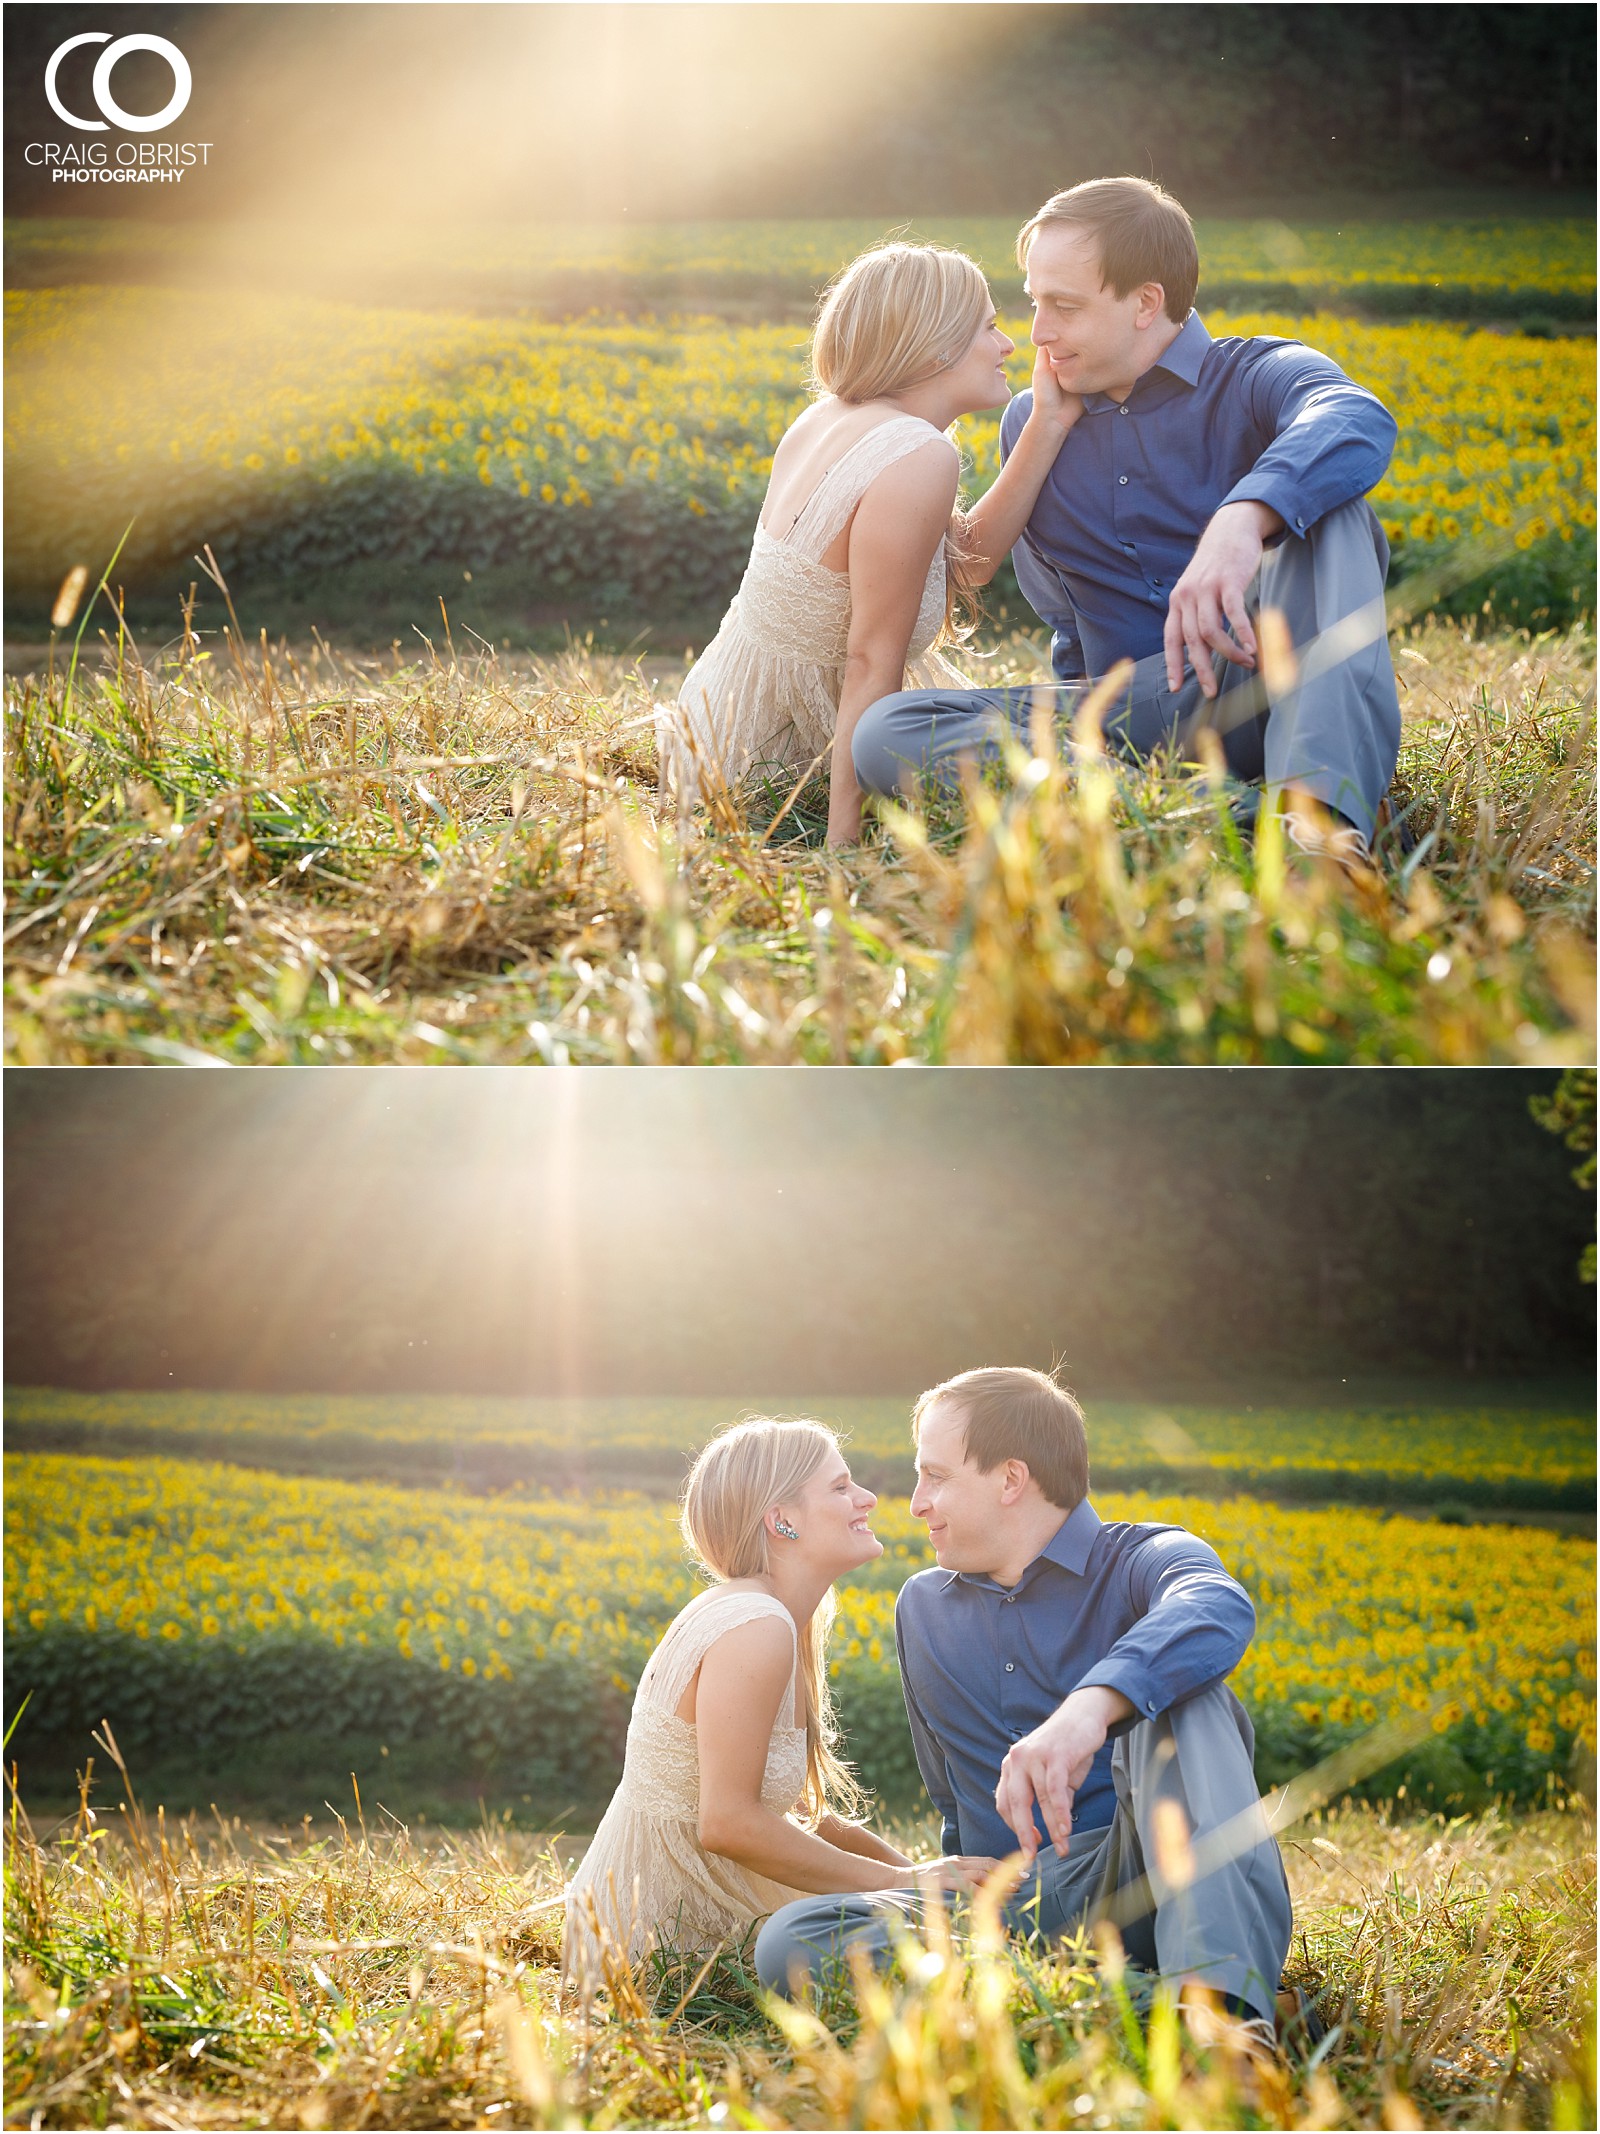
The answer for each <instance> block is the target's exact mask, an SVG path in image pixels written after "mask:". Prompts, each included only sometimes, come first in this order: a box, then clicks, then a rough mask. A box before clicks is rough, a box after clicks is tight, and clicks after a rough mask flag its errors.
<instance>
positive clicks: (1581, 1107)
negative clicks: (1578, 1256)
mask: <svg viewBox="0 0 1600 2134" xmlns="http://www.w3.org/2000/svg"><path fill="white" fill-rule="evenodd" d="M1528 1109H1529V1110H1530V1111H1531V1112H1532V1113H1533V1116H1534V1117H1535V1118H1536V1119H1537V1120H1538V1122H1539V1124H1540V1125H1541V1126H1542V1127H1544V1128H1545V1129H1546V1130H1547V1132H1549V1133H1552V1134H1559V1135H1560V1136H1561V1139H1562V1140H1563V1141H1564V1142H1565V1143H1566V1144H1567V1147H1568V1148H1569V1149H1571V1150H1573V1152H1574V1153H1575V1154H1576V1155H1579V1156H1581V1157H1582V1158H1583V1161H1582V1162H1581V1163H1580V1164H1579V1165H1578V1167H1577V1169H1576V1170H1575V1171H1574V1172H1573V1174H1572V1175H1573V1178H1574V1180H1575V1181H1576V1182H1577V1184H1578V1185H1580V1186H1581V1187H1582V1188H1583V1190H1584V1191H1585V1192H1586V1193H1592V1192H1593V1191H1594V1177H1595V1071H1594V1069H1593V1068H1592V1067H1569V1068H1568V1070H1567V1072H1566V1073H1565V1074H1564V1075H1563V1076H1562V1077H1561V1080H1560V1081H1559V1082H1558V1083H1557V1085H1556V1088H1555V1092H1554V1094H1553V1095H1551V1096H1548V1097H1530V1098H1529V1100H1528ZM1578 1271H1579V1273H1580V1274H1581V1275H1582V1277H1583V1279H1584V1281H1586V1282H1592V1281H1593V1280H1594V1278H1595V1247H1594V1242H1593V1240H1592V1239H1591V1240H1590V1242H1589V1243H1588V1244H1587V1245H1585V1246H1584V1248H1583V1258H1582V1260H1581V1261H1580V1262H1579V1264H1578Z"/></svg>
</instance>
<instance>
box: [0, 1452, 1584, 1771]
mask: <svg viewBox="0 0 1600 2134" xmlns="http://www.w3.org/2000/svg"><path fill="white" fill-rule="evenodd" d="M6 1481H7V1489H6V1505H5V1522H6V1530H5V1552H6V1566H7V1578H6V1592H5V1639H6V1675H5V1684H6V1689H5V1694H6V1709H7V1713H8V1715H10V1714H11V1713H14V1712H15V1711H16V1709H17V1708H18V1707H19V1706H20V1705H21V1703H22V1700H23V1698H24V1697H25V1696H26V1697H28V1698H29V1699H30V1703H29V1708H28V1712H27V1715H26V1723H27V1725H28V1727H29V1729H30V1730H33V1729H36V1730H38V1731H39V1732H41V1733H43V1734H45V1735H47V1736H52V1737H57V1738H60V1737H77V1738H79V1739H80V1740H81V1739H83V1738H85V1737H86V1735H87V1731H88V1729H89V1728H90V1727H91V1726H93V1725H95V1724H97V1723H98V1722H99V1721H100V1720H102V1719H104V1718H109V1719H110V1720H111V1721H112V1724H113V1725H114V1727H115V1729H116V1733H117V1736H118V1738H119V1740H120V1742H121V1744H122V1747H123V1749H124V1752H125V1753H128V1754H130V1755H131V1754H135V1753H137V1752H141V1751H152V1750H154V1749H156V1748H158V1747H159V1748H160V1749H162V1750H164V1751H166V1752H174V1751H180V1752H181V1751H195V1752H201V1753H204V1752H206V1751H208V1750H213V1749H217V1748H219V1747H227V1746H238V1745H239V1744H242V1743H247V1742H249V1741H250V1740H251V1739H252V1738H255V1737H259V1736H261V1735H263V1734H268V1733H283V1732H287V1733H295V1732H299V1733H302V1734H304V1735H305V1736H306V1737H307V1738H316V1739H318V1740H320V1741H326V1740H327V1739H330V1738H338V1737H340V1736H343V1735H346V1734H352V1733H366V1734H380V1733H381V1734H382V1735H384V1736H385V1738H386V1739H387V1740H390V1741H404V1740H407V1739H416V1738H419V1737H422V1736H426V1735H428V1734H437V1735H439V1736H440V1737H442V1738H447V1739H449V1740H451V1741H452V1742H453V1743H456V1744H458V1745H459V1748H460V1752H461V1755H462V1757H463V1759H464V1761H465V1762H467V1763H469V1764H471V1765H473V1766H474V1767H475V1768H478V1769H482V1770H495V1771H507V1770H510V1771H514V1772H515V1773H516V1775H517V1777H518V1779H519V1781H520V1783H521V1784H522V1785H523V1786H526V1787H529V1788H531V1789H532V1790H533V1791H534V1792H536V1793H540V1794H543V1795H544V1796H545V1797H546V1798H549V1797H551V1796H552V1795H557V1794H559V1795H562V1796H570V1795H571V1794H574V1793H577V1794H583V1795H587V1796H591V1797H592V1796H594V1795H596V1794H599V1793H603V1791H604V1790H605V1789H606V1788H607V1787H608V1786H609V1785H611V1784H612V1783H614V1781H615V1776H616V1773H617V1771H618V1769H619V1768H620V1755H621V1742H622V1736H623V1732H624V1730H625V1726H626V1717H627V1709H628V1702H629V1699H630V1696H631V1693H632V1689H633V1686H634V1684H635V1683H636V1682H637V1680H638V1677H639V1673H640V1671H641V1669H642V1667H643V1665H644V1661H645V1659H646V1657H647V1656H648V1654H649V1651H650V1649H651V1647H652V1645H653V1644H654V1642H655V1640H656V1638H657V1637H658V1636H659V1634H660V1632H661V1630H662V1628H663V1627H664V1625H665V1624H666V1623H667V1621H668V1620H669V1619H670V1618H671V1616H672V1615H673V1614H674V1613H675V1612H676V1611H677V1610H678V1609H679V1608H681V1607H682V1606H683V1605H684V1603H685V1602H686V1601H687V1600H688V1599H689V1598H690V1596H691V1594H692V1593H693V1592H694V1591H695V1590H696V1586H697V1579H696V1576H695V1573H694V1571H693V1569H692V1567H691V1565H690V1564H689V1562H688V1560H687V1558H686V1556H685V1553H684V1549H683V1545H682V1542H681V1539H680V1537H679V1534H678V1530H677V1524H676V1518H675V1513H674V1510H673V1508H672V1507H670V1506H668V1505H664V1504H661V1503H657V1502H652V1501H650V1500H647V1499H641V1498H631V1499H630V1498H624V1497H614V1498H591V1499H580V1498H572V1497H552V1496H535V1495H531V1494H530V1495H527V1496H503V1497H500V1498H498V1499H495V1500H492V1501H483V1500H474V1499H471V1498H467V1497H464V1496H460V1495H456V1494H452V1493H448V1492H442V1491H426V1490H400V1489H395V1488H388V1487H383V1486H381V1485H378V1484H350V1483H342V1482H329V1481H325V1480H316V1481H306V1480H297V1479H290V1478H286V1477H281V1476H269V1475H265V1474H259V1473H251V1472H248V1471H246V1470H243V1469H239V1468H233V1467H227V1466H222V1465H205V1464H200V1463H196V1462H179V1461H167V1460H160V1459H150V1460H141V1461H137V1462H116V1461H105V1460H98V1459H77V1458H69V1457H59V1456H51V1455H13V1456H10V1457H8V1459H7V1473H6ZM1096 1501H1097V1507H1098V1509H1099V1511H1100V1513H1101V1515H1102V1517H1104V1518H1107V1519H1112V1520H1115V1519H1135V1520H1143V1519H1150V1520H1157V1521H1164V1522H1168V1523H1175V1524H1182V1525H1185V1526H1188V1527H1190V1528H1191V1529H1192V1530H1193V1531H1195V1532H1197V1533H1199V1534H1202V1535H1203V1536H1204V1537H1205V1538H1206V1539H1207V1540H1209V1541H1210V1542H1211V1543H1212V1544H1213V1545H1214V1546H1215V1547H1216V1548H1217V1550H1218V1552H1219V1553H1220V1555H1221V1557H1222V1559H1223V1562H1224V1563H1225V1564H1226V1565H1227V1566H1228V1567H1229V1569H1230V1570H1231V1571H1232V1572H1233V1573H1234V1574H1235V1575H1236V1576H1237V1577H1238V1578H1239V1579H1240V1580H1241V1581H1242V1582H1243V1583H1244V1585H1245V1586H1246V1587H1247V1589H1248V1590H1249V1591H1250V1593H1251V1595H1252V1597H1253V1598H1254V1600H1255V1603H1256V1607H1257V1613H1258V1618H1259V1628H1258V1633H1257V1637H1256V1639H1255V1642H1254V1644H1253V1645H1252V1646H1251V1648H1250V1651H1249V1652H1248V1653H1247V1655H1246V1657H1245V1659H1244V1661H1243V1663H1242V1664H1241V1666H1240V1668H1239V1670H1238V1671H1237V1673H1236V1675H1235V1677H1234V1686H1235V1687H1236V1688H1237V1690H1238V1692H1239V1694H1240V1696H1241V1697H1242V1698H1243V1699H1244V1701H1245V1703H1246V1705H1247V1706H1248V1708H1249V1709H1250V1712H1251V1715H1252V1717H1253V1719H1254V1722H1255V1725H1256V1729H1257V1736H1258V1768H1259V1774H1260V1776H1261V1778H1262V1780H1263V1782H1264V1783H1269V1782H1274V1781H1277V1780H1279V1779H1282V1778H1285V1777H1287V1776H1289V1775H1290V1774H1291V1773H1292V1772H1294V1771H1295V1770H1299V1769H1302V1768H1304V1767H1306V1766H1307V1765H1309V1764H1310V1763H1312V1762H1314V1761H1315V1760H1316V1759H1317V1758H1318V1757H1320V1756H1322V1755H1325V1754H1327V1753H1329V1752H1330V1751H1331V1750H1333V1749H1334V1748H1337V1747H1338V1746H1340V1745H1341V1744H1343V1743H1345V1742H1347V1741H1350V1740H1352V1739H1354V1738H1356V1737H1357V1736H1359V1735H1360V1734H1362V1733H1363V1732H1365V1731H1366V1730H1367V1729H1368V1728H1370V1727H1371V1726H1372V1725H1374V1724H1375V1723H1377V1722H1378V1721H1380V1720H1383V1719H1388V1718H1393V1717H1396V1716H1398V1715H1400V1714H1402V1713H1404V1712H1408V1711H1416V1712H1426V1713H1428V1714H1429V1715H1430V1724H1431V1728H1432V1736H1433V1738H1432V1741H1431V1743H1426V1744H1425V1745H1424V1749H1425V1752H1426V1753H1423V1754H1422V1755H1421V1756H1420V1758H1419V1760H1418V1761H1417V1764H1416V1784H1415V1785H1414V1787H1413V1790H1414V1791H1416V1790H1419V1789H1420V1790H1428V1789H1430V1788H1431V1789H1432V1790H1433V1791H1434V1792H1436V1793H1437V1794H1438V1795H1439V1796H1440V1797H1441V1798H1444V1799H1450V1798H1456V1799H1469V1800H1470V1799H1473V1798H1480V1799H1481V1798H1483V1797H1485V1796H1487V1795H1488V1794H1490V1793H1494V1794H1498V1795H1500V1796H1502V1797H1505V1798H1508V1799H1521V1800H1529V1799H1533V1798H1535V1797H1537V1796H1539V1795H1540V1794H1541V1793H1542V1792H1543V1790H1544V1788H1545V1787H1546V1785H1547V1782H1548V1781H1549V1780H1550V1779H1551V1778H1552V1777H1554V1776H1556V1775H1557V1774H1560V1773H1561V1772H1563V1771H1564V1770H1565V1769H1566V1767H1567V1764H1568V1761H1569V1759H1570V1758H1571V1756H1572V1754H1573V1751H1574V1748H1575V1746H1579V1745H1581V1746H1585V1747H1587V1749H1588V1750H1589V1752H1590V1753H1591V1754H1592V1752H1593V1747H1594V1741H1595V1717H1594V1576H1595V1552H1594V1547H1593V1544H1592V1543H1589V1542H1584V1541H1579V1540H1575V1539H1571V1538H1568V1537H1566V1536H1558V1535H1554V1534H1550V1533H1547V1532H1544V1531H1541V1530H1538V1529H1533V1528H1527V1527H1465V1526H1446V1525H1434V1524H1424V1523H1421V1522H1418V1521H1414V1520H1410V1519H1403V1518H1400V1519H1391V1518H1385V1517H1382V1516H1380V1515H1377V1514H1374V1513H1367V1512H1357V1511H1343V1510H1340V1511H1288V1510H1281V1509H1275V1508H1272V1507H1268V1506H1265V1505H1262V1504H1259V1503H1256V1502H1253V1501H1247V1500H1241V1499H1232V1500H1229V1501H1226V1502H1221V1503H1217V1502H1210V1501H1206V1500H1202V1499H1192V1498H1182V1497H1150V1496H1145V1495H1126V1496H1119V1495H1115V1494H1110V1493H1105V1494H1098V1495H1097V1500H1096ZM875 1524H876V1526H877V1529H878V1532H879V1534H880V1538H881V1539H882V1540H883V1541H884V1543H885V1554H884V1555H883V1556H882V1557H880V1558H879V1559H878V1560H877V1561H876V1562H875V1563H874V1564H872V1565H869V1566H867V1567H865V1569H864V1570H863V1572H862V1573H861V1574H859V1576H858V1577H857V1579H856V1580H855V1582H854V1583H853V1584H851V1585H850V1586H848V1587H846V1588H844V1589H843V1590H842V1591H841V1593H840V1597H839V1611H838V1618H837V1622H836V1625H835V1629H834V1638H833V1648H832V1649H833V1660H832V1669H833V1673H834V1676H835V1680H836V1688H837V1692H838V1698H839V1704H840V1711H841V1715H842V1718H843V1722H844V1725H845V1729H846V1733H847V1738H848V1745H849V1747H850V1749H851V1751H852V1753H853V1754H854V1755H855V1756H856V1758H857V1760H858V1762H859V1764H860V1767H861V1769H862V1771H863V1774H864V1776H865V1777H866V1778H867V1779H868V1780H869V1782H871V1783H872V1784H873V1785H875V1786H876V1787H878V1788H879V1789H880V1790H881V1791H882V1792H883V1793H884V1794H885V1795H886V1796H889V1797H891V1798H894V1797H898V1798H912V1797H914V1796H915V1792H916V1787H917V1780H916V1773H915V1765H914V1761H913V1759H912V1755H911V1748H910V1740H909V1736H908V1734H907V1731H906V1727H905V1723H904V1718H903V1714H902V1710H901V1700H900V1694H899V1685H898V1680H897V1676H896V1669H895V1661H894V1640H893V1612H894V1596H895V1593H896V1591H897V1590H898V1588H899V1586H900V1585H901V1584H902V1583H903V1581H904V1580H905V1578H906V1577H908V1576H909V1575H910V1574H911V1573H912V1572H913V1571H915V1570H917V1569H919V1568H921V1567H922V1566H924V1565H925V1564H926V1563H928V1562H929V1561H930V1558H929V1557H928V1554H927V1551H926V1549H925V1545H924V1541H923V1536H922V1530H921V1527H920V1524H919V1523H918V1522H916V1521H914V1520H913V1519H912V1518H911V1516H910V1513H909V1509H908V1507H907V1506H906V1505H905V1504H904V1502H895V1503H889V1502H885V1503H884V1504H883V1505H881V1506H880V1507H879V1511H878V1513H877V1515H876V1519H875ZM1393 1776H1394V1774H1393V1773H1391V1774H1390V1777H1391V1779H1392V1778H1393Z"/></svg>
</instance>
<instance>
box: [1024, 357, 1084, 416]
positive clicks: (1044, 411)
mask: <svg viewBox="0 0 1600 2134" xmlns="http://www.w3.org/2000/svg"><path fill="white" fill-rule="evenodd" d="M1031 382H1032V386H1033V412H1034V413H1035V414H1036V415H1039V416H1041V417H1043V419H1044V420H1045V421H1046V422H1054V423H1058V424H1059V425H1060V427H1061V428H1062V429H1063V430H1070V429H1071V428H1072V425H1073V424H1074V423H1075V422H1076V421H1077V419H1078V417H1079V416H1080V415H1081V414H1082V413H1083V395H1082V394H1081V393H1069V392H1067V391H1066V389H1065V388H1064V387H1063V385H1062V383H1061V381H1060V379H1059V378H1058V377H1057V376H1056V374H1055V371H1054V370H1053V369H1052V367H1051V363H1050V358H1049V357H1048V356H1047V355H1046V354H1045V352H1044V350H1043V349H1042V348H1036V349H1035V350H1034V352H1033V378H1032V381H1031Z"/></svg>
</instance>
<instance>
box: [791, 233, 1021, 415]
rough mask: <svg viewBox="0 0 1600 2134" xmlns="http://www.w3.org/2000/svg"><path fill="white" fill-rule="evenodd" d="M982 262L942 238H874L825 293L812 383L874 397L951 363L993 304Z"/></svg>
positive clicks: (843, 396) (850, 395)
mask: <svg viewBox="0 0 1600 2134" xmlns="http://www.w3.org/2000/svg"><path fill="white" fill-rule="evenodd" d="M992 301H993V300H992V299H991V297H990V295H989V284H988V283H987V282H986V281H985V280H984V278H983V269H982V268H981V267H980V266H979V265H978V263H977V261H976V260H973V259H968V257H967V255H966V253H965V252H955V251H952V250H950V249H949V248H948V247H947V246H945V245H910V244H900V243H895V244H886V245H876V246H874V247H873V249H872V250H871V251H870V252H863V253H862V254H861V255H860V257H859V258H856V259H853V260H851V262H850V264H849V266H847V267H843V268H841V269H840V271H839V272H838V273H837V274H836V275H835V276H834V278H833V280H832V281H831V282H830V283H829V284H828V287H827V289H826V290H825V291H824V292H823V297H822V304H821V307H820V309H819V310H818V312H817V323H816V327H815V329H814V331H813V333H812V336H811V378H812V386H813V390H814V391H816V392H818V393H832V394H833V395H834V396H835V398H836V399H839V400H850V401H860V400H876V399H878V398H880V397H881V396H882V395H883V394H885V393H903V392H904V391H905V390H906V389H907V387H908V386H913V385H922V384H924V383H925V382H926V381H927V380H928V379H929V378H934V377H937V376H938V374H939V372H940V371H942V370H948V369H949V367H950V366H951V365H952V364H953V363H957V362H959V361H960V359H961V358H962V357H963V356H964V355H965V354H966V352H967V350H968V348H970V347H971V345H972V338H973V335H974V334H976V333H977V331H978V329H979V327H980V326H982V325H983V324H984V322H985V320H986V319H987V318H988V316H989V312H990V309H991V306H992Z"/></svg>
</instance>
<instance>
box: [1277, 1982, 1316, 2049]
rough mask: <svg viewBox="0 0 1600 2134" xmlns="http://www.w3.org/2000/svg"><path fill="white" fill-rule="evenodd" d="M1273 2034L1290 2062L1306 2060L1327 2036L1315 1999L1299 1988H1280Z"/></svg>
mask: <svg viewBox="0 0 1600 2134" xmlns="http://www.w3.org/2000/svg"><path fill="white" fill-rule="evenodd" d="M1277 2032H1278V2044H1279V2046H1280V2047H1281V2049H1282V2050H1283V2051H1284V2052H1285V2053H1287V2054H1288V2055H1289V2057H1290V2058H1291V2059H1294V2060H1309V2059H1310V2057H1311V2055H1312V2054H1313V2053H1314V2052H1315V2051H1316V2049H1317V2047H1318V2046H1319V2045H1320V2044H1321V2043H1322V2041H1323V2039H1324V2038H1325V2037H1326V2036H1327V2035H1328V2026H1327V2024H1326V2023H1325V2022H1324V2021H1323V2020H1322V2016H1321V2014H1320V2012H1319V2010H1318V2008H1317V2004H1316V2001H1315V1999H1314V1998H1313V1996H1312V1995H1311V1994H1309V1993H1307V1992H1305V1991H1304V1989H1303V1988H1302V1987H1299V1986H1284V1987H1283V1988H1281V1989H1280V1991H1279V1994H1278V2024H1277Z"/></svg>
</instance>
